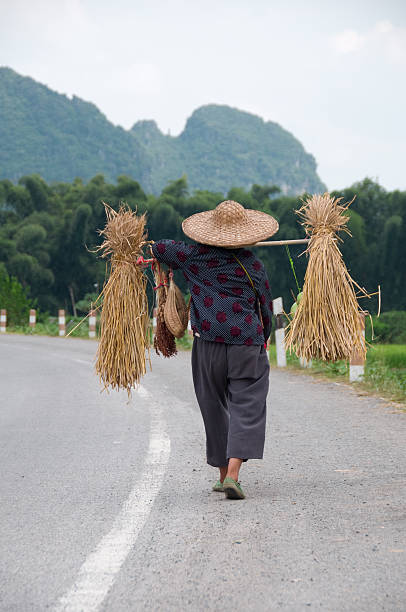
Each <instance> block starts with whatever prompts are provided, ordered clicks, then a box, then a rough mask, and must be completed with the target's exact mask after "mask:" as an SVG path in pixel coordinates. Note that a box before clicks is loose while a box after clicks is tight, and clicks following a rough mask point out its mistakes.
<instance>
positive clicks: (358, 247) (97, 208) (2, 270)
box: [0, 175, 406, 314]
mask: <svg viewBox="0 0 406 612" xmlns="http://www.w3.org/2000/svg"><path fill="white" fill-rule="evenodd" d="M333 195H335V196H338V197H343V198H344V201H348V200H351V199H352V198H353V197H354V196H355V200H354V202H353V204H352V205H351V207H350V209H349V213H348V214H349V217H350V218H349V223H348V226H349V229H350V231H351V233H352V237H351V238H350V237H347V236H344V235H343V236H342V238H343V242H342V243H341V246H340V248H341V250H342V253H343V256H344V260H345V262H346V265H347V267H348V269H349V271H350V273H351V275H352V277H353V278H354V279H355V280H356V281H357V283H358V284H359V285H361V286H364V287H365V288H366V289H367V290H369V291H370V292H373V291H376V289H377V286H378V285H381V290H382V309H383V310H404V309H405V305H406V283H405V280H406V278H405V270H406V192H401V191H393V192H388V191H386V190H385V189H383V188H382V187H381V186H380V185H379V184H378V183H376V182H374V181H372V180H371V179H365V180H363V181H361V182H359V183H355V184H354V185H352V186H351V187H348V188H346V189H343V190H341V191H335V192H333ZM225 198H226V199H233V200H237V201H238V202H240V203H241V204H243V205H244V206H245V207H248V208H253V209H258V210H262V211H264V212H268V213H270V214H272V215H273V216H274V217H276V218H277V220H278V221H279V225H280V230H279V232H278V234H277V235H276V236H275V238H280V239H295V238H302V237H304V232H303V229H302V227H301V226H300V224H299V223H298V219H297V216H296V214H295V209H298V208H299V207H300V205H301V201H300V198H298V197H291V196H285V195H283V194H282V193H281V192H280V190H279V188H278V187H276V186H274V185H253V186H252V187H251V188H250V189H249V190H244V189H241V188H231V189H230V190H229V192H228V193H227V195H226V196H224V194H223V193H214V192H211V191H194V192H192V193H190V192H189V190H188V185H187V179H186V177H182V178H180V179H177V180H174V181H171V182H170V183H168V185H167V186H166V187H165V188H164V189H163V190H162V192H161V194H160V195H159V196H156V195H151V194H147V193H145V192H144V191H143V189H142V187H141V186H140V184H139V183H138V182H137V181H135V180H133V179H131V178H129V177H127V176H120V177H118V179H117V182H116V184H111V183H107V182H106V181H105V179H104V177H103V176H102V175H97V176H95V177H94V178H92V179H91V180H90V181H89V182H87V183H85V182H83V181H82V180H81V179H76V180H74V181H73V182H71V183H52V184H47V183H46V182H45V181H44V180H43V179H42V178H41V177H40V176H38V175H30V176H24V177H22V178H21V179H20V180H19V181H18V183H17V184H14V183H12V182H11V181H9V180H2V181H0V276H1V275H3V277H4V275H7V277H8V278H9V279H10V278H12V277H14V278H16V279H18V281H19V283H20V284H21V285H22V287H23V288H24V289H25V292H26V295H27V297H28V299H29V300H31V302H32V303H33V302H34V301H35V305H36V306H37V307H39V308H40V309H41V310H42V311H47V312H50V313H55V312H56V311H57V309H58V308H65V309H66V310H67V311H68V312H71V313H73V314H76V312H74V311H75V310H76V309H77V308H78V309H79V310H80V308H81V309H82V310H85V309H86V305H87V301H86V300H88V299H90V298H91V296H92V295H93V296H94V295H97V293H98V292H99V291H100V290H101V288H102V286H103V283H104V280H105V275H106V263H105V261H103V260H100V259H99V258H98V257H97V256H96V255H95V254H94V253H93V252H92V251H93V250H94V248H95V247H96V246H97V245H98V244H99V243H100V236H99V234H98V230H99V229H102V228H103V227H104V225H105V213H104V207H103V205H102V201H105V202H108V203H109V204H110V205H111V206H113V207H117V206H119V203H120V202H126V203H127V204H128V205H129V206H130V207H131V208H132V209H133V210H135V209H137V210H138V212H139V213H143V212H147V226H148V233H149V238H150V239H152V240H158V239H160V238H173V239H174V240H185V239H186V238H185V236H184V235H183V233H182V230H181V222H182V220H183V219H184V218H185V217H187V216H189V215H192V214H194V213H196V212H200V211H203V210H207V209H212V208H214V207H215V206H216V205H217V204H218V203H219V202H220V201H222V200H224V199H225ZM186 240H187V239H186ZM256 249H257V252H258V257H260V258H261V259H262V260H263V262H264V263H265V266H266V268H267V272H268V275H269V278H270V280H271V286H272V291H273V294H274V297H277V296H280V295H281V296H282V297H283V298H284V304H285V308H286V309H288V308H290V304H291V303H292V301H293V297H292V295H293V294H295V295H296V294H297V287H296V282H295V279H294V276H293V272H292V270H291V266H290V262H289V258H288V256H287V253H286V251H285V248H284V247H273V248H269V247H257V248H256ZM290 252H291V255H292V258H293V262H294V267H295V270H296V275H297V278H298V281H299V285H302V284H303V279H304V274H305V270H306V264H307V262H306V255H304V254H302V252H303V247H302V246H297V247H292V248H291V249H290ZM1 264H2V265H1ZM177 280H178V282H179V285H180V286H181V288H182V289H184V290H186V287H185V285H184V279H183V277H182V275H179V277H178V279H177ZM3 285H4V282H3ZM0 306H1V305H0ZM363 306H364V307H365V308H367V309H368V310H370V311H371V312H376V308H377V304H376V299H373V300H368V303H366V300H364V301H363Z"/></svg>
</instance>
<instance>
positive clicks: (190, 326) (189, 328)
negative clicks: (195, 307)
mask: <svg viewBox="0 0 406 612" xmlns="http://www.w3.org/2000/svg"><path fill="white" fill-rule="evenodd" d="M187 335H188V336H191V337H192V338H193V330H192V324H191V322H190V319H189V321H188V323H187Z"/></svg>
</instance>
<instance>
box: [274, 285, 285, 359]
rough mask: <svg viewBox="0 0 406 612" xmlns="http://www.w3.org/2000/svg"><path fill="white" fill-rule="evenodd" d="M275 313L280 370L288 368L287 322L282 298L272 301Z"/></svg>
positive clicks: (277, 354) (277, 357)
mask: <svg viewBox="0 0 406 612" xmlns="http://www.w3.org/2000/svg"><path fill="white" fill-rule="evenodd" d="M272 304H273V313H274V315H275V317H276V322H275V344H276V364H277V366H278V368H285V367H286V349H285V327H284V325H285V321H284V314H283V301H282V298H281V297H278V298H275V299H274V300H272Z"/></svg>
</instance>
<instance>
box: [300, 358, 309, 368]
mask: <svg viewBox="0 0 406 612" xmlns="http://www.w3.org/2000/svg"><path fill="white" fill-rule="evenodd" d="M299 362H300V365H301V367H302V368H311V367H312V360H311V359H306V357H299Z"/></svg>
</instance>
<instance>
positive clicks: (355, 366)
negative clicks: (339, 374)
mask: <svg viewBox="0 0 406 612" xmlns="http://www.w3.org/2000/svg"><path fill="white" fill-rule="evenodd" d="M359 317H360V319H361V325H362V332H361V334H362V339H363V342H364V344H365V313H364V312H360V313H359ZM364 372H365V358H364V354H363V353H359V352H357V351H353V353H352V355H351V359H350V382H360V381H362V380H363V378H364Z"/></svg>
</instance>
